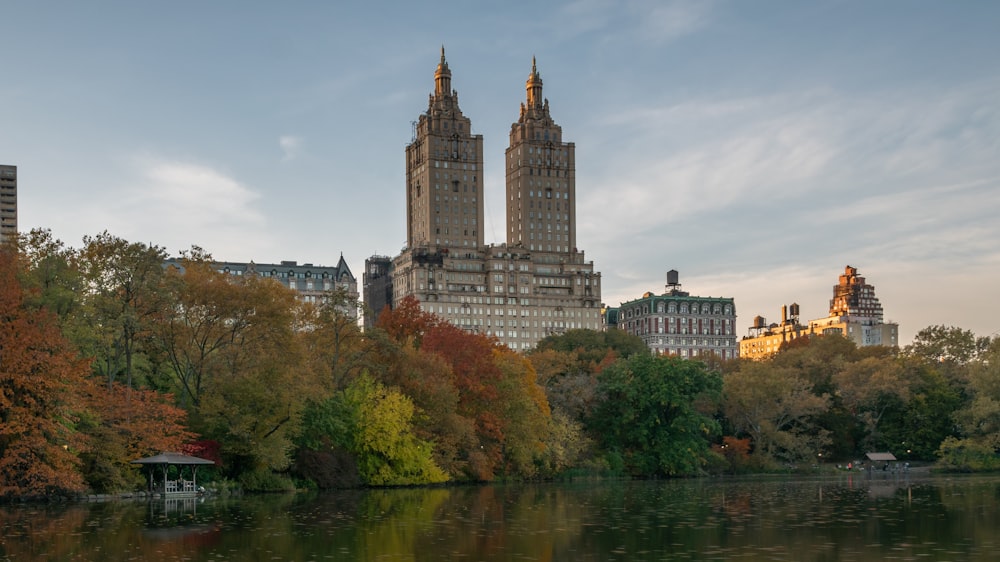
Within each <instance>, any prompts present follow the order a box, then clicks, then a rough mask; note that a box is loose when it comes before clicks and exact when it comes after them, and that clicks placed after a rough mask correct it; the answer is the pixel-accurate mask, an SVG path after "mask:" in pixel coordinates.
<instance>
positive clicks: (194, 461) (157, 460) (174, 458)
mask: <svg viewBox="0 0 1000 562" xmlns="http://www.w3.org/2000/svg"><path fill="white" fill-rule="evenodd" d="M132 464H168V465H169V464H182V465H200V464H215V461H210V460H208V459H203V458H200V457H192V456H190V455H184V454H181V453H160V454H159V455H155V456H152V457H146V458H144V459H139V460H137V461H132Z"/></svg>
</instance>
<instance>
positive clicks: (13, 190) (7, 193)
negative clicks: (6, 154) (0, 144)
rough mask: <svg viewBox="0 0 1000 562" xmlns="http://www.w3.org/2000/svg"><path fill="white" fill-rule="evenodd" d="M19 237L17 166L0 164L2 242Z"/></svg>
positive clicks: (0, 237)
mask: <svg viewBox="0 0 1000 562" xmlns="http://www.w3.org/2000/svg"><path fill="white" fill-rule="evenodd" d="M16 237H17V166H7V165H3V164H0V242H3V241H4V240H12V239H14V238H16Z"/></svg>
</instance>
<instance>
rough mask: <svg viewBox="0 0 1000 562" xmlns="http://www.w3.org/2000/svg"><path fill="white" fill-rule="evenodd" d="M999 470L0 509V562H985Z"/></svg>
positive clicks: (997, 503)
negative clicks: (991, 474) (963, 474)
mask: <svg viewBox="0 0 1000 562" xmlns="http://www.w3.org/2000/svg"><path fill="white" fill-rule="evenodd" d="M998 535H1000V477H932V478H917V477H913V476H910V477H908V478H907V477H893V476H888V475H887V476H883V475H877V476H875V477H873V478H871V479H869V478H867V477H866V476H864V475H863V474H859V475H853V476H850V477H849V476H848V475H841V476H838V477H835V478H829V479H808V478H798V479H778V478H764V479H760V478H756V479H711V480H688V481H666V482H612V483H608V482H600V483H592V482H587V483H577V484H545V485H531V486H496V487H468V488H445V489H431V490H409V489H407V490H376V491H352V492H339V493H331V494H323V495H286V496H267V497H250V498H208V499H204V500H187V501H174V502H164V501H163V500H160V501H154V502H151V503H149V502H129V501H122V502H104V503H85V504H78V505H73V506H63V507H43V506H31V507H6V508H3V507H0V560H192V561H201V560H261V561H264V560H266V561H276V560H387V561H392V560H468V561H490V560H511V561H514V560H517V561H522V560H545V561H548V560H553V561H561V560H573V561H576V560H747V561H755V560H794V561H834V560H921V561H922V560H963V561H977V560H997V559H998V557H1000V552H997V547H998V546H1000V544H998V542H1000V541H998Z"/></svg>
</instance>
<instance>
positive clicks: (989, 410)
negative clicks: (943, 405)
mask: <svg viewBox="0 0 1000 562" xmlns="http://www.w3.org/2000/svg"><path fill="white" fill-rule="evenodd" d="M969 392H970V394H971V400H970V401H969V403H968V406H967V407H965V408H963V409H961V410H959V411H958V412H956V415H955V418H956V421H957V422H958V424H959V427H960V428H961V430H962V435H963V437H964V438H965V440H966V441H967V442H970V443H976V444H978V445H980V446H981V447H983V448H984V449H986V450H990V451H993V452H994V453H998V452H1000V338H996V339H994V340H993V341H992V344H991V345H990V346H988V350H987V351H986V352H985V353H983V354H982V359H981V360H980V361H977V362H976V363H975V364H974V365H972V366H971V369H970V375H969Z"/></svg>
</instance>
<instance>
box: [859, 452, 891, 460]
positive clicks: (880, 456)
mask: <svg viewBox="0 0 1000 562" xmlns="http://www.w3.org/2000/svg"><path fill="white" fill-rule="evenodd" d="M865 456H866V457H868V460H872V461H894V460H896V457H895V455H893V454H892V453H868V454H866V455H865Z"/></svg>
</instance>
